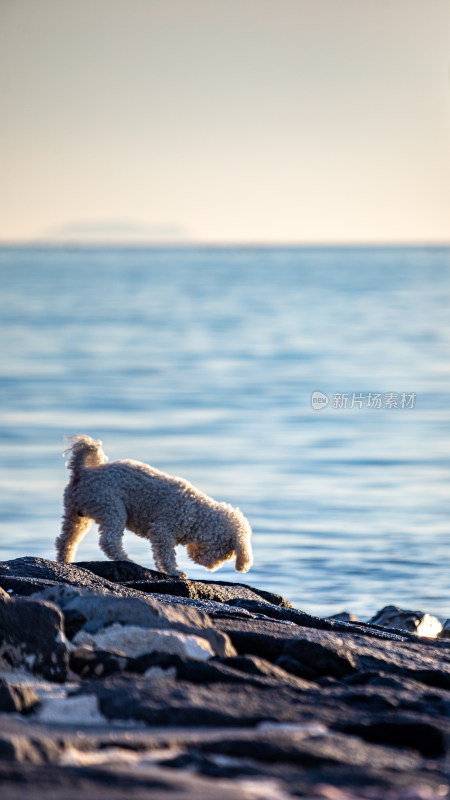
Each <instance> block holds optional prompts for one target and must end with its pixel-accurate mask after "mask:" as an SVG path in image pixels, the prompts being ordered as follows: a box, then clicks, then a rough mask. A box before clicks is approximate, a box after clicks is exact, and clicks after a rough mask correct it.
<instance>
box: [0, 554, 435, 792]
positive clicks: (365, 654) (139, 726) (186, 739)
mask: <svg viewBox="0 0 450 800" xmlns="http://www.w3.org/2000/svg"><path fill="white" fill-rule="evenodd" d="M0 585H1V586H3V587H6V588H7V589H14V591H15V592H21V593H23V594H25V593H30V592H31V591H32V592H36V591H37V592H39V594H38V595H35V597H34V598H33V599H30V600H27V599H23V598H19V599H18V598H12V599H11V597H8V596H5V593H4V592H3V593H2V592H0V609H1V617H0V642H1V644H0V652H1V653H2V654H3V658H4V660H5V663H6V664H8V663H9V665H10V666H11V665H12V666H13V667H16V666H20V667H22V666H28V667H30V666H31V665H32V664H33V666H34V669H35V671H36V674H38V675H43V674H44V669H45V668H46V669H47V671H48V672H50V669H51V665H52V664H53V665H55V668H57V667H58V664H60V656H61V658H62V661H63V664H62V669H60V673H59V677H56V678H55V674H54V673H52V675H51V677H52V679H53V680H55V679H57V680H63V679H64V678H63V677H62V675H67V673H68V669H67V664H68V658H67V655H68V654H67V649H66V645H65V640H64V636H63V633H62V617H61V613H60V611H58V608H57V607H56V606H58V607H59V608H60V609H61V610H62V612H63V614H64V624H65V629H66V632H67V635H68V636H69V637H71V638H73V637H74V636H76V634H77V633H79V632H82V635H83V636H87V635H89V636H96V635H97V634H98V635H99V636H100V635H102V634H101V631H102V630H104V629H105V626H109V625H114V626H115V627H114V630H113V631H112V632H111V631H110V633H111V636H110V637H109V643H110V645H111V647H109V646H108V647H107V648H106V645H102V648H103V649H101V648H100V646H97V647H95V646H94V647H91V648H89V647H80V648H79V649H78V650H72V651H71V652H70V670H71V671H70V680H71V681H72V682H73V679H74V677H75V676H79V679H78V685H77V687H76V688H75V689H74V687H73V683H71V684H68V686H67V691H69V692H70V693H71V694H70V697H69V700H68V704H67V709H75V708H76V707H77V705H78V700H79V701H80V703H83V704H84V703H85V698H87V700H86V707H91V706H92V708H94V706H95V705H96V703H97V702H98V706H99V709H100V711H101V713H102V714H103V715H104V717H105V718H106V719H107V720H108V723H107V724H104V723H103V722H102V718H101V717H100V716H94V717H93V718H92V720H93V721H95V727H90V728H89V727H88V726H87V725H84V724H83V725H80V724H78V723H77V722H76V721H75V718H74V720H73V724H72V725H70V724H69V725H68V724H67V723H68V722H70V720H69V719H68V717H67V716H65V715H64V707H63V709H62V711H63V714H62V716H61V720H62V719H64V724H63V723H62V722H61V723H58V722H56V719H57V717H56V716H54V715H53V716H52V709H51V705H49V706H48V708H47V711H48V714H47V713H46V707H45V702H49V703H51V702H54V700H52V699H49V700H48V701H45V700H44V699H43V701H42V714H41V713H38V714H28V716H27V717H26V718H25V717H23V716H20V714H22V715H23V714H24V713H25V712H27V711H29V710H31V709H32V708H33V704H35V703H36V702H37V698H36V695H34V693H33V695H27V694H25V695H24V694H23V692H24V691H25V692H26V691H27V686H26V684H25V683H23V684H21V685H20V686H12V685H11V683H12V681H10V682H9V681H8V683H9V684H10V685H8V683H5V682H3V684H0V708H1V702H2V701H1V698H2V697H3V702H4V704H5V708H8V709H10V711H12V712H14V711H15V712H16V713H9V714H4V715H3V716H2V715H1V714H0V784H1V786H2V789H1V795H2V800H4V798H5V800H19V797H20V800H21V798H22V797H23V796H27V797H29V798H31V800H33V798H34V797H36V798H38V797H39V800H41V797H43V796H45V797H46V798H47V800H57V798H59V797H62V796H64V797H65V798H66V800H71V798H73V800H75V798H76V800H79V797H80V794H81V793H82V794H83V795H84V796H86V797H92V798H96V797H98V798H101V799H102V800H104V798H105V797H106V796H107V797H108V800H119V798H120V800H121V798H122V797H123V796H124V794H125V793H126V796H127V798H129V800H132V798H133V797H135V798H139V800H145V798H147V797H148V796H149V795H150V794H153V795H154V796H157V797H161V800H163V798H171V797H173V798H174V800H175V798H176V800H181V798H185V797H199V798H203V797H205V798H206V797H208V798H210V797H214V798H215V800H220V798H222V797H224V798H225V797H229V798H230V800H232V798H235V797H236V798H237V797H239V798H242V797H247V795H248V794H249V793H250V794H251V795H252V796H255V797H260V796H261V797H262V796H263V795H264V797H267V796H268V794H267V793H268V792H269V793H270V795H271V796H273V797H274V798H277V797H280V798H281V797H286V798H287V797H293V796H304V797H311V798H312V797H319V796H320V797H324V798H325V797H329V798H331V797H337V796H338V795H339V796H340V797H342V798H344V797H349V798H350V797H352V798H353V797H354V798H356V797H358V798H361V800H362V798H366V799H367V800H369V798H370V800H423V798H424V797H425V796H426V797H427V798H430V800H437V798H438V797H441V796H443V791H442V790H443V789H446V788H447V787H448V785H449V782H448V777H449V776H448V755H447V750H448V742H450V642H449V640H448V639H446V638H445V637H444V636H442V637H440V638H439V639H430V638H419V637H418V636H416V635H415V633H414V630H417V626H416V625H415V623H414V620H413V621H412V623H411V625H410V627H409V628H408V630H405V629H404V627H403V630H399V628H398V627H397V626H399V625H400V626H405V624H406V623H405V620H404V619H395V618H394V617H392V618H390V620H387V621H386V622H383V620H381V619H380V618H378V617H376V618H375V621H371V622H369V623H360V622H358V621H355V620H354V619H352V618H351V615H348V617H345V618H344V619H342V618H341V619H333V618H330V619H320V618H318V617H314V616H313V615H310V614H307V613H306V612H303V611H299V610H297V609H294V608H292V607H289V604H287V603H286V602H285V601H283V598H281V597H280V596H277V595H272V594H270V593H264V592H261V591H259V590H257V589H253V588H252V587H249V586H246V585H241V584H230V583H226V582H222V583H221V582H216V581H189V580H187V579H186V580H184V579H177V578H171V577H168V576H167V575H165V574H164V573H158V572H156V571H154V570H147V569H145V568H144V567H141V566H139V565H137V564H133V563H132V562H110V561H104V562H82V563H81V564H78V565H74V564H56V563H55V562H51V561H45V560H44V559H33V558H30V559H15V560H14V561H10V562H5V563H3V564H0ZM36 598H38V599H36ZM49 600H51V601H52V602H51V603H49V602H47V601H49ZM205 612H207V613H205ZM402 613H408V612H402ZM336 616H340V615H336ZM380 622H381V624H378V623H380ZM392 624H393V625H394V627H391V625H392ZM121 625H122V626H125V627H130V626H131V627H133V631H130V636H131V634H132V635H133V636H134V637H135V638H134V639H133V648H134V644H135V643H136V642H139V637H140V632H139V629H140V628H142V629H143V630H145V635H144V634H142V636H143V638H145V637H146V636H147V635H148V634H149V633H151V632H152V629H153V630H156V631H158V630H163V631H166V630H167V631H170V630H172V632H173V633H176V634H177V635H178V633H179V635H180V636H185V635H188V634H192V633H195V635H197V636H201V637H203V638H206V639H208V641H209V642H210V643H211V645H212V647H213V649H215V648H214V645H213V644H212V642H213V640H214V641H215V643H216V646H218V645H217V643H218V642H219V643H220V642H221V643H222V649H221V650H220V652H221V653H222V655H221V656H215V657H213V658H210V659H209V660H207V661H194V660H193V659H192V654H190V655H188V656H183V657H180V656H179V655H172V654H169V653H154V652H152V653H146V654H145V655H142V656H139V657H138V658H131V657H127V656H125V655H124V654H123V653H120V652H113V649H112V648H113V647H114V644H113V643H114V635H115V633H116V631H117V632H118V633H117V637H120V636H122V633H123V631H122V630H121V628H120V626H121ZM413 625H414V628H413V627H412V626H413ZM136 630H137V631H138V633H136ZM105 633H108V628H107V627H106V631H105ZM224 634H226V635H227V636H229V637H230V639H231V642H232V643H233V644H234V646H235V648H236V650H237V651H238V653H239V654H238V655H236V651H235V650H234V649H233V648H231V647H230V648H229V649H227V646H226V642H228V639H226V638H224ZM8 637H9V638H10V639H11V637H12V640H11V641H9V639H8ZM81 638H82V637H81ZM150 640H151V636H150V637H149V638H148V642H150ZM75 641H76V639H75ZM107 641H108V639H107V638H106V637H105V638H104V642H107ZM117 641H119V638H117ZM145 641H146V642H147V638H146V639H145ZM58 646H61V647H62V650H61V652H60V653H59V652H58V653H57V652H56V648H57V647H58ZM105 648H106V649H105ZM130 652H133V649H132V648H130ZM134 652H143V651H142V650H141V649H140V648H139V647H136V648H134ZM185 652H187V651H185ZM39 659H40V661H39ZM55 659H56V663H55ZM44 664H45V665H46V667H44ZM60 666H61V665H60ZM46 677H50V675H46ZM3 690H4V691H3ZM2 691H3V694H2ZM55 699H56V698H55ZM56 700H57V703H59V704H60V705H59V706H58V708H60V707H61V702H62V703H63V704H64V703H65V700H64V699H63V698H57V699H56ZM55 710H57V708H56V707H55ZM17 712H19V713H17ZM58 713H59V712H58ZM74 713H75V711H74ZM78 717H80V714H78ZM46 719H52V720H53V721H52V722H51V723H46V722H45V720H46ZM116 722H117V725H116ZM124 723H126V725H124ZM143 723H144V724H143ZM231 728H232V729H233V730H232V732H230V729H231ZM116 748H118V749H119V752H116ZM142 751H144V752H143V753H142V755H143V758H142V760H141V759H140V757H139V753H141V752H142ZM127 752H131V755H132V759H131V762H132V763H130V764H127V763H125V761H124V758H125V757H126V755H125V754H126V753H127ZM64 753H65V755H64ZM152 753H153V754H154V758H153V759H152ZM85 754H87V755H88V756H89V754H91V755H92V757H93V761H95V759H96V758H97V757H98V759H99V763H96V764H94V763H92V765H90V766H86V765H82V764H83V758H84V755H85ZM62 755H64V759H63V760H62V759H61V756H62ZM446 757H447V760H446ZM77 759H78V761H77ZM100 760H101V762H102V763H100ZM167 765H170V766H171V767H172V770H169V769H167V768H166V766H167ZM181 768H184V772H183V774H182V775H179V774H177V769H178V770H179V769H181ZM186 769H191V770H196V771H197V772H201V773H203V774H204V775H208V776H214V780H210V779H205V781H206V782H205V784H201V781H202V780H203V779H201V778H198V776H195V775H189V774H188V772H187V771H186ZM168 776H172V777H171V778H168ZM225 778H226V779H227V781H224V782H223V786H224V787H225V788H224V789H223V787H222V783H221V781H222V779H225ZM230 779H231V780H230ZM243 779H246V780H247V779H251V780H252V781H253V780H254V779H256V780H257V781H259V783H258V784H254V783H251V784H250V785H247V784H245V783H241V780H243ZM199 781H200V782H199ZM225 784H226V786H225ZM205 787H206V788H205ZM338 787H339V788H338ZM222 789H223V791H225V794H223V791H222ZM221 792H222V793H221ZM226 792H228V795H227V794H226ZM255 792H256V794H255ZM261 793H262V794H261ZM249 796H250V795H249Z"/></svg>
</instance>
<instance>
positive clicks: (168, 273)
mask: <svg viewBox="0 0 450 800" xmlns="http://www.w3.org/2000/svg"><path fill="white" fill-rule="evenodd" d="M0 278H1V297H0V308H1V322H0V326H1V327H0V330H1V413H2V416H1V427H0V484H1V497H0V559H2V560H4V559H11V558H15V557H17V556H23V555H36V556H42V557H44V558H53V557H54V550H53V541H54V539H55V537H56V535H57V534H58V532H59V526H60V516H61V499H62V493H63V489H64V485H65V483H66V480H67V475H68V473H67V471H66V470H65V468H64V460H63V458H62V457H61V453H62V450H63V448H64V442H63V437H64V435H70V434H73V433H79V432H82V433H89V434H90V435H92V436H94V437H96V438H100V439H102V440H103V442H104V447H105V450H106V452H107V454H108V455H109V457H110V460H114V459H118V458H135V459H139V460H142V461H146V462H148V463H151V464H153V465H154V466H156V467H158V468H160V469H162V470H165V471H167V472H169V473H172V474H176V475H182V476H183V477H185V478H187V479H188V480H190V481H191V482H193V483H194V484H196V485H197V486H199V488H201V489H202V490H204V491H205V492H206V493H208V494H210V495H212V496H213V497H214V498H216V499H218V500H226V501H229V502H230V503H232V504H233V505H238V506H239V507H240V508H241V509H242V510H243V511H244V513H245V514H246V516H247V517H248V518H249V520H250V522H251V524H252V527H253V530H254V550H255V565H254V567H253V569H252V571H251V572H250V573H249V575H248V576H246V581H247V582H248V583H250V584H253V585H255V586H258V587H261V588H264V589H269V590H274V591H277V592H280V593H282V594H284V595H285V597H287V598H288V599H289V600H291V602H293V603H294V604H295V605H296V606H297V607H299V608H302V609H304V610H306V611H310V612H313V613H319V614H332V613H334V612H338V611H341V610H343V609H347V610H351V611H353V612H355V613H357V614H358V615H359V616H360V617H361V618H367V617H368V616H369V615H371V614H373V613H374V612H375V611H376V610H377V609H379V608H380V607H381V606H383V605H385V604H388V603H394V604H396V605H400V606H403V607H405V608H418V609H422V610H425V611H429V612H432V613H436V614H438V615H439V616H440V617H450V597H449V579H448V574H449V562H450V460H449V455H450V446H449V434H450V250H449V249H444V248H441V249H439V248H435V249H433V248H410V249H408V248H394V249H383V248H379V249H376V248H375V249H363V248H362V249H359V248H340V249H339V248H338V249H336V248H328V249H314V248H310V249H307V248H306V249H288V248H277V249H258V248H243V249H231V248H207V247H204V248H186V249H175V248H174V249H163V248H162V249H133V248H129V249H101V248H90V249H82V248H81V249H80V248H67V249H64V248H53V249H52V248H47V249H46V248H28V249H27V248H9V249H8V248H3V249H0ZM315 391H317V392H322V393H324V394H325V395H327V397H328V398H329V402H328V405H327V406H326V407H324V408H322V410H315V409H314V408H312V405H311V395H312V393H313V392H315ZM345 395H347V397H345ZM377 395H378V397H376V396H377ZM402 395H404V397H403V398H402ZM380 403H381V407H378V406H379V405H380ZM402 403H403V406H404V407H402ZM395 404H397V405H395ZM335 405H337V406H338V407H334V406H335ZM345 405H346V406H347V407H345ZM352 406H353V407H352ZM125 547H126V549H127V550H128V552H129V554H130V556H131V557H132V558H134V559H135V560H136V561H138V562H140V563H141V564H144V565H146V566H150V567H151V566H153V562H152V559H151V553H150V549H149V547H148V546H147V544H146V543H145V542H144V541H143V540H141V539H138V538H137V537H136V536H133V535H132V534H126V536H125ZM181 551H182V552H181V553H180V558H179V562H180V564H181V565H182V566H183V567H184V568H186V565H188V567H187V568H188V573H189V574H190V576H191V577H204V578H206V577H207V576H208V573H206V572H205V571H204V570H203V569H202V568H200V567H197V566H195V565H193V564H192V563H191V562H188V561H187V559H186V558H185V556H184V553H183V550H182V548H181ZM77 558H78V560H86V559H97V558H103V555H102V554H101V551H100V550H99V548H98V544H97V535H96V532H95V531H94V530H93V531H91V533H90V534H89V535H88V536H87V537H86V539H85V540H84V541H83V543H82V544H81V546H80V549H79V552H78V556H77ZM214 577H215V578H217V579H223V580H234V579H235V578H237V573H235V572H234V571H233V569H232V568H231V567H226V568H223V569H222V570H221V571H220V572H218V573H216V574H215V576H214Z"/></svg>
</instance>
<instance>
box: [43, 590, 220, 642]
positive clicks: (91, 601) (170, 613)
mask: <svg viewBox="0 0 450 800" xmlns="http://www.w3.org/2000/svg"><path fill="white" fill-rule="evenodd" d="M40 596H41V597H42V598H43V599H46V600H51V601H52V602H53V603H55V604H56V605H57V606H58V607H59V608H60V609H61V610H62V611H63V613H64V616H66V614H68V623H67V627H66V631H67V633H68V634H69V632H70V633H71V632H72V631H74V633H77V632H78V630H80V629H83V630H85V631H86V632H87V633H93V634H95V633H96V632H97V631H99V630H100V629H102V628H105V627H106V626H108V625H111V624H113V623H120V624H121V625H134V626H138V627H142V628H153V629H158V630H175V631H180V632H182V633H187V634H192V635H197V636H201V637H202V638H204V639H206V640H207V641H208V642H209V643H210V645H211V647H212V648H213V650H214V653H215V654H216V655H219V656H231V655H235V650H234V648H233V646H232V644H231V642H230V640H229V638H228V636H227V635H226V634H224V633H220V632H219V631H217V630H215V629H214V628H213V627H212V624H211V620H210V618H209V617H208V615H207V614H205V613H203V612H202V611H198V610H197V609H195V608H191V607H183V606H180V605H178V604H173V605H162V604H160V603H157V602H155V601H153V600H152V599H149V598H146V597H144V598H140V597H127V598H123V597H117V596H114V595H106V596H105V595H103V594H100V593H98V592H96V591H88V590H86V589H77V588H75V587H72V586H57V587H56V588H55V587H51V588H48V589H46V590H45V591H44V592H42V593H41V595H40Z"/></svg>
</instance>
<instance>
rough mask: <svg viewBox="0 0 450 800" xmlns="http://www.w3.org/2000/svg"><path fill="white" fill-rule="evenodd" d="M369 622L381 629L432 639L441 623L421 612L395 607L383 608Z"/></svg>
mask: <svg viewBox="0 0 450 800" xmlns="http://www.w3.org/2000/svg"><path fill="white" fill-rule="evenodd" d="M370 622H371V623H373V624H374V625H380V626H382V627H383V628H393V629H397V630H405V631H410V632H411V633H417V634H418V635H420V636H431V637H434V636H436V634H438V633H440V631H441V630H442V626H441V623H440V622H439V620H438V619H437V618H436V617H433V616H430V614H425V613H424V612H423V611H405V610H404V609H402V608H398V607H397V606H385V607H384V608H382V609H381V611H378V612H377V613H376V614H375V616H374V617H372V619H371V620H370Z"/></svg>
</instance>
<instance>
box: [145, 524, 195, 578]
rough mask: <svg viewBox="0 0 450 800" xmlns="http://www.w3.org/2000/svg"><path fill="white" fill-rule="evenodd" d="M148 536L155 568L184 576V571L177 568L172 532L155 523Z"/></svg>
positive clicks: (180, 576)
mask: <svg viewBox="0 0 450 800" xmlns="http://www.w3.org/2000/svg"><path fill="white" fill-rule="evenodd" d="M148 536H149V539H150V542H151V545H152V552H153V559H154V561H155V567H156V569H157V570H159V571H160V572H167V573H168V574H169V575H176V576H177V577H178V578H186V577H187V575H186V573H185V572H183V570H181V569H178V565H177V560H176V555H175V537H174V536H173V534H171V533H170V531H169V530H168V529H167V528H166V527H165V526H161V525H158V526H156V525H155V526H154V527H153V528H152V530H151V531H149V534H148Z"/></svg>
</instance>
